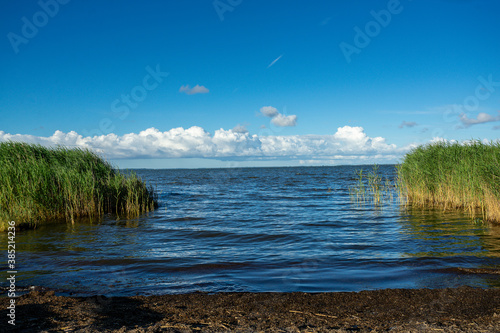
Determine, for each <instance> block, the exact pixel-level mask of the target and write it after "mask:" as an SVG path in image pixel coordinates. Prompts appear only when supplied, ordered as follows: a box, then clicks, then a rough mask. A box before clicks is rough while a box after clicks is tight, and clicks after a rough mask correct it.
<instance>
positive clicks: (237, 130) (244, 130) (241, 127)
mask: <svg viewBox="0 0 500 333" xmlns="http://www.w3.org/2000/svg"><path fill="white" fill-rule="evenodd" d="M232 131H233V132H235V133H248V130H247V128H246V126H245V125H236V126H234V128H233V129H232Z"/></svg>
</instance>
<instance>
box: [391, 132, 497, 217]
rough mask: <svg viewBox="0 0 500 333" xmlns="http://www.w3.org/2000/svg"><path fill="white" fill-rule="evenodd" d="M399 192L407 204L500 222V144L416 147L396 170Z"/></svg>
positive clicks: (456, 144)
mask: <svg viewBox="0 0 500 333" xmlns="http://www.w3.org/2000/svg"><path fill="white" fill-rule="evenodd" d="M398 188H399V192H400V195H401V196H402V197H404V198H405V199H406V200H407V202H408V203H409V204H412V205H417V206H425V205H439V206H442V207H443V208H444V209H447V208H453V209H462V210H464V211H466V212H468V213H469V214H470V215H471V216H472V217H477V216H480V217H482V218H483V219H485V220H490V221H496V222H500V143H499V142H496V143H488V144H485V143H482V142H480V141H478V140H471V141H468V142H463V143H457V142H455V143H449V142H438V143H433V144H428V145H425V146H419V147H417V148H415V149H413V150H412V151H410V152H409V153H408V154H407V155H406V156H405V158H404V160H403V162H402V163H401V164H400V165H399V166H398Z"/></svg>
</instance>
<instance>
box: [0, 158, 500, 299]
mask: <svg viewBox="0 0 500 333" xmlns="http://www.w3.org/2000/svg"><path fill="white" fill-rule="evenodd" d="M359 168H360V167H351V166H349V167H347V166H345V167H300V168H295V167H294V168H245V169H197V170H138V171H137V173H138V174H139V175H140V176H141V177H142V178H143V179H144V180H146V181H148V182H149V183H150V184H152V185H153V186H154V187H155V188H156V190H157V192H158V194H159V199H160V208H159V209H158V210H156V211H154V212H152V213H149V214H144V215H143V216H141V217H140V218H136V219H131V220H117V219H116V216H106V217H104V218H103V219H101V220H100V221H93V222H92V223H89V222H88V221H83V222H79V223H75V224H63V225H57V224H54V225H48V226H44V227H41V228H39V229H36V230H30V231H21V232H18V233H17V235H16V236H17V237H16V246H17V264H18V265H17V269H18V275H17V285H19V286H21V285H23V286H29V285H36V286H44V287H49V288H53V289H56V290H57V291H58V292H59V293H61V294H70V293H72V294H76V295H89V294H106V295H135V294H143V295H150V294H165V293H185V292H194V291H206V292H225V291H252V292H266V291H284V292H291V291H304V292H322V291H359V290H366V289H382V288H423V287H426V288H442V287H456V286H461V285H469V286H475V287H500V275H495V274H465V273H464V272H463V271H461V270H459V269H458V268H489V269H492V268H500V226H498V225H491V224H489V223H485V222H482V221H480V220H472V219H471V218H469V217H467V216H466V215H463V214H460V213H457V212H443V211H442V210H440V209H427V210H421V209H405V208H404V207H403V206H401V205H400V204H399V203H398V201H397V200H396V198H393V199H391V198H387V199H386V200H385V201H384V203H383V204H382V205H380V206H378V207H377V206H374V205H373V204H372V203H370V202H368V203H365V204H357V203H355V202H353V201H352V200H351V198H350V196H349V186H352V185H354V184H355V182H356V179H355V170H356V169H359ZM364 168H365V169H371V167H366V166H365V167H364ZM380 172H381V173H382V175H384V177H388V178H391V179H392V178H393V177H394V166H382V167H381V169H380ZM6 236H7V235H6V234H2V235H0V238H1V240H0V241H1V244H2V246H3V247H2V250H3V251H5V253H6V246H5V244H6V241H7V240H6ZM5 264H6V263H5V262H3V267H2V270H3V271H4V272H5V271H7V268H6V266H5ZM4 281H5V280H4ZM2 286H6V283H2Z"/></svg>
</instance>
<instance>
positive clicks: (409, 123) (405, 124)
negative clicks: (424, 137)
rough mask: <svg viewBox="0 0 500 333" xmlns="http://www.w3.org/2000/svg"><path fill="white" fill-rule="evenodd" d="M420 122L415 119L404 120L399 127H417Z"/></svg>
mask: <svg viewBox="0 0 500 333" xmlns="http://www.w3.org/2000/svg"><path fill="white" fill-rule="evenodd" d="M417 125H418V124H417V123H416V122H414V121H403V122H402V123H401V125H399V126H398V127H399V128H404V127H415V126H417Z"/></svg>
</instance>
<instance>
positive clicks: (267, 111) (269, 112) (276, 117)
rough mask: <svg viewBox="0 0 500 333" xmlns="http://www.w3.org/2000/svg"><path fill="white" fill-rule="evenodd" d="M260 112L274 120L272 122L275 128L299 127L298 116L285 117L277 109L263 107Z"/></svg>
mask: <svg viewBox="0 0 500 333" xmlns="http://www.w3.org/2000/svg"><path fill="white" fill-rule="evenodd" d="M260 112H261V113H262V114H263V115H264V116H266V117H270V118H272V119H271V122H272V123H273V124H274V125H275V126H279V127H290V126H296V125H297V116H296V115H289V116H285V115H283V114H281V113H279V112H278V109H276V108H275V107H272V106H263V107H261V108H260Z"/></svg>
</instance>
